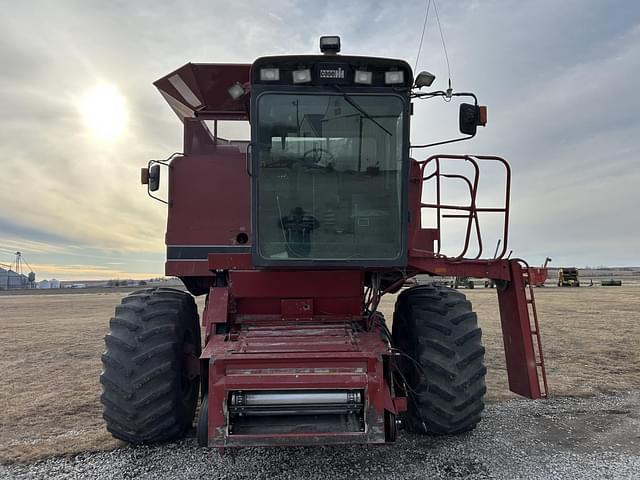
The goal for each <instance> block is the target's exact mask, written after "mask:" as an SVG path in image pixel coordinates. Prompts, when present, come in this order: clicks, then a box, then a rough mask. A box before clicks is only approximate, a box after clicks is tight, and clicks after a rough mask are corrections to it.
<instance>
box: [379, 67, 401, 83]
mask: <svg viewBox="0 0 640 480" xmlns="http://www.w3.org/2000/svg"><path fill="white" fill-rule="evenodd" d="M384 83H386V84H387V85H394V84H397V83H404V71H402V70H390V71H388V72H384Z"/></svg>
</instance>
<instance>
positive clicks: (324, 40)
mask: <svg viewBox="0 0 640 480" xmlns="http://www.w3.org/2000/svg"><path fill="white" fill-rule="evenodd" d="M320 51H321V52H322V53H324V54H325V55H330V54H336V53H338V52H339V51H340V37H339V36H337V35H330V36H324V37H320Z"/></svg>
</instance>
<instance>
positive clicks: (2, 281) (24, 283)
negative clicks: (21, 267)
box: [0, 267, 29, 290]
mask: <svg viewBox="0 0 640 480" xmlns="http://www.w3.org/2000/svg"><path fill="white" fill-rule="evenodd" d="M28 286H29V278H28V277H27V276H26V275H21V274H19V273H16V272H14V271H13V270H6V269H4V268H1V267H0V290H11V289H14V288H27V287H28Z"/></svg>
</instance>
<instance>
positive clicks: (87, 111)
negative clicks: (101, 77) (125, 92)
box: [80, 84, 127, 141]
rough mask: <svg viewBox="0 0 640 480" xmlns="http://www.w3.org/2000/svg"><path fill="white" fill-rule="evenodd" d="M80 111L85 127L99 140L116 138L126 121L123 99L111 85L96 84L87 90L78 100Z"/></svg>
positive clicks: (121, 131) (120, 133)
mask: <svg viewBox="0 0 640 480" xmlns="http://www.w3.org/2000/svg"><path fill="white" fill-rule="evenodd" d="M80 111H81V113H82V117H83V119H84V123H85V125H86V126H87V128H88V129H89V130H90V131H91V133H92V134H93V135H94V136H95V137H96V138H98V139H100V140H104V141H114V140H116V139H117V138H118V137H120V136H121V135H122V133H123V131H124V127H125V126H126V123H127V109H126V105H125V100H124V98H123V96H122V95H121V94H120V92H118V89H117V88H116V87H115V86H113V85H108V84H103V85H96V86H95V87H93V88H92V89H90V90H89V91H87V92H86V93H85V94H84V95H83V96H82V98H81V100H80Z"/></svg>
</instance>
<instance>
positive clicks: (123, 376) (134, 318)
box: [100, 288, 201, 443]
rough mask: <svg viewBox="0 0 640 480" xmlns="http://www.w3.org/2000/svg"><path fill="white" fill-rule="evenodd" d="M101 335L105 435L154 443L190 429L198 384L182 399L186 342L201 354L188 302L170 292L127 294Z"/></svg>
mask: <svg viewBox="0 0 640 480" xmlns="http://www.w3.org/2000/svg"><path fill="white" fill-rule="evenodd" d="M109 327H110V329H109V333H108V334H107V335H106V336H105V345H106V351H105V352H104V353H103V354H102V367H103V371H102V374H101V375H100V383H101V384H102V386H103V392H102V395H101V397H100V400H101V402H102V405H103V407H104V408H103V417H104V419H105V421H106V424H107V430H108V431H109V432H111V434H112V435H113V436H114V437H116V438H119V439H121V440H124V441H126V442H129V443H153V442H160V441H165V440H170V439H174V438H177V437H179V436H181V435H183V434H184V433H185V432H186V430H187V429H189V428H190V427H191V424H192V421H193V416H194V413H195V408H196V405H197V401H198V390H199V379H198V378H197V377H196V378H195V379H192V380H191V381H189V382H188V386H189V389H188V392H189V393H188V395H186V396H185V395H183V387H182V386H181V385H182V383H183V382H182V368H183V365H182V363H183V348H184V343H183V341H184V340H185V339H190V341H191V342H193V345H194V348H195V354H196V355H198V356H199V355H200V350H201V346H200V326H199V322H198V311H197V307H196V304H195V302H194V299H193V297H192V296H191V295H190V294H188V293H187V292H183V291H181V290H175V289H172V288H147V289H144V290H139V291H135V292H133V293H131V294H130V295H128V296H127V297H125V298H123V299H122V302H121V304H120V305H118V306H117V307H116V311H115V316H114V317H113V318H112V319H111V321H110V323H109Z"/></svg>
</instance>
